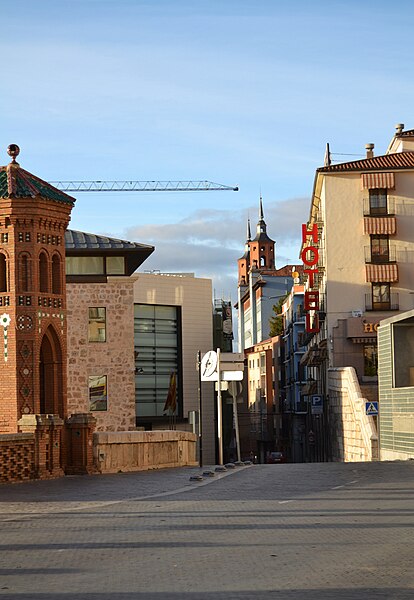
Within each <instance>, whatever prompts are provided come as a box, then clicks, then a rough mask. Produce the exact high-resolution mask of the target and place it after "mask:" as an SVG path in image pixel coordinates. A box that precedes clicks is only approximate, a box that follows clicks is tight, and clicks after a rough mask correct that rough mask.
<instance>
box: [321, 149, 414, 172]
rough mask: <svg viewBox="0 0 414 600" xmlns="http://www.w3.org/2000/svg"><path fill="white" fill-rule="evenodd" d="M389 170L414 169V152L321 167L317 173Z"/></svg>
mask: <svg viewBox="0 0 414 600" xmlns="http://www.w3.org/2000/svg"><path fill="white" fill-rule="evenodd" d="M387 169H392V170H402V169H414V152H396V153H395V154H384V155H383V156H374V157H373V158H364V159H363V160H352V161H350V162H346V163H340V164H338V165H329V166H327V167H320V168H319V169H317V170H316V172H317V173H338V172H350V171H384V170H387Z"/></svg>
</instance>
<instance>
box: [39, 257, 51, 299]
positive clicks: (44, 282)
mask: <svg viewBox="0 0 414 600" xmlns="http://www.w3.org/2000/svg"><path fill="white" fill-rule="evenodd" d="M39 281H40V291H41V292H48V291H49V273H48V260H47V256H46V253H45V252H41V253H40V255H39Z"/></svg>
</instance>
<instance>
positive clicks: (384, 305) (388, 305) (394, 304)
mask: <svg viewBox="0 0 414 600" xmlns="http://www.w3.org/2000/svg"><path fill="white" fill-rule="evenodd" d="M365 310H366V311H375V310H377V311H387V310H399V295H398V294H397V293H393V294H390V298H389V300H383V301H381V302H376V301H373V299H372V295H371V294H365Z"/></svg>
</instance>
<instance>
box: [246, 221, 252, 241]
mask: <svg viewBox="0 0 414 600" xmlns="http://www.w3.org/2000/svg"><path fill="white" fill-rule="evenodd" d="M251 239H252V233H251V231H250V219H249V218H248V219H247V241H248V242H250V241H251Z"/></svg>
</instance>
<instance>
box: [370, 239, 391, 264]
mask: <svg viewBox="0 0 414 600" xmlns="http://www.w3.org/2000/svg"><path fill="white" fill-rule="evenodd" d="M364 253H365V262H366V263H369V264H378V265H384V264H387V263H395V262H397V248H396V246H394V245H393V244H391V245H389V246H388V248H385V249H381V250H375V249H373V248H372V247H371V246H364Z"/></svg>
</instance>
